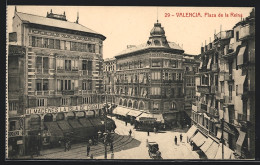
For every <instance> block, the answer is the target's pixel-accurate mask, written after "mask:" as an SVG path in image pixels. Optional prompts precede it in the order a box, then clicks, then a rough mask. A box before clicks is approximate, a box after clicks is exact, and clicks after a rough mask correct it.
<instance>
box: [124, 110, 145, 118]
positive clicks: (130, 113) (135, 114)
mask: <svg viewBox="0 0 260 165" xmlns="http://www.w3.org/2000/svg"><path fill="white" fill-rule="evenodd" d="M142 113H143V112H141V111H138V110H132V109H130V111H129V112H128V113H127V115H128V116H133V117H137V116H139V115H141V114H142Z"/></svg>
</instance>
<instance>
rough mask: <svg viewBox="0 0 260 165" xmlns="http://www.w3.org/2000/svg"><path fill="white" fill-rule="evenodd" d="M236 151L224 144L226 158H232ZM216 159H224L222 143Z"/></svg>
mask: <svg viewBox="0 0 260 165" xmlns="http://www.w3.org/2000/svg"><path fill="white" fill-rule="evenodd" d="M233 153H234V151H232V150H231V149H230V148H228V147H227V146H225V145H224V153H223V155H224V159H231V155H233ZM215 159H222V144H219V148H218V152H217V154H216V156H215Z"/></svg>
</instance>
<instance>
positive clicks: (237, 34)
mask: <svg viewBox="0 0 260 165" xmlns="http://www.w3.org/2000/svg"><path fill="white" fill-rule="evenodd" d="M238 40H239V31H237V32H236V41H237V42H238Z"/></svg>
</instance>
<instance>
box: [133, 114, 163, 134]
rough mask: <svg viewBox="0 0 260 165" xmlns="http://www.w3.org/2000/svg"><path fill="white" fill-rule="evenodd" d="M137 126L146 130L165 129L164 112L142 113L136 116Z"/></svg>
mask: <svg viewBox="0 0 260 165" xmlns="http://www.w3.org/2000/svg"><path fill="white" fill-rule="evenodd" d="M135 121H136V128H137V129H141V130H144V131H153V130H154V128H156V129H157V130H160V129H163V127H164V119H163V115H162V114H152V113H146V112H144V113H142V114H141V115H140V116H138V117H137V118H136V120H135Z"/></svg>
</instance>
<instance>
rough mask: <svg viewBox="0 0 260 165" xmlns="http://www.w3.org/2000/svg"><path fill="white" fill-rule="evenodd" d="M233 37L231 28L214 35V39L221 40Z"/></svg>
mask: <svg viewBox="0 0 260 165" xmlns="http://www.w3.org/2000/svg"><path fill="white" fill-rule="evenodd" d="M232 37H233V30H228V31H221V32H219V33H218V34H216V35H215V36H214V40H223V39H229V38H232Z"/></svg>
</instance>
